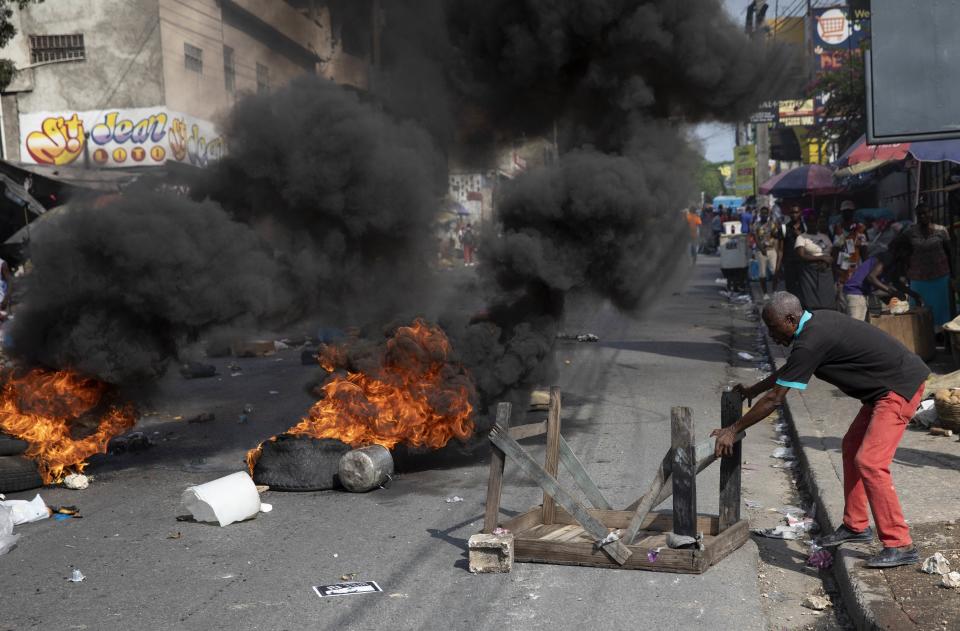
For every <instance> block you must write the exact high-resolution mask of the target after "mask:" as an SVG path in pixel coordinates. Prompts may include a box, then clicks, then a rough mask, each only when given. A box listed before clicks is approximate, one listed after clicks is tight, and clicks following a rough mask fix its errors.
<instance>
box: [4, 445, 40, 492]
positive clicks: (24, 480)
mask: <svg viewBox="0 0 960 631" xmlns="http://www.w3.org/2000/svg"><path fill="white" fill-rule="evenodd" d="M26 450H27V443H26V441H23V440H20V439H18V438H13V437H12V436H7V435H5V434H0V493H15V492H17V491H25V490H27V489H35V488H37V487H39V486H43V479H42V478H41V477H40V472H39V471H37V465H36V464H35V463H34V462H33V461H32V460H29V459H27V458H25V457H23V455H22V454H23V452H25V451H26Z"/></svg>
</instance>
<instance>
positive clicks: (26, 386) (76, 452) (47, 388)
mask: <svg viewBox="0 0 960 631" xmlns="http://www.w3.org/2000/svg"><path fill="white" fill-rule="evenodd" d="M107 388H108V386H107V384H105V383H103V382H101V381H97V380H95V379H90V378H87V377H83V376H81V375H79V374H78V373H76V372H73V371H70V370H60V371H56V372H52V371H47V370H41V369H35V370H31V371H30V372H28V373H26V374H25V375H23V376H19V377H18V376H14V375H12V374H11V375H8V376H7V379H6V382H5V383H4V384H3V387H2V390H0V431H3V432H5V433H7V434H10V435H11V436H15V437H17V438H19V439H21V440H25V441H27V442H28V443H30V446H29V448H28V449H27V451H26V453H25V454H24V455H25V456H27V457H28V458H30V459H32V460H34V461H36V463H37V467H38V468H39V470H40V475H41V477H42V478H43V481H44V483H45V484H51V483H55V482H59V481H60V480H62V479H63V477H64V476H65V475H66V474H67V473H69V472H70V471H71V470H72V471H74V472H77V473H80V472H82V471H83V470H84V468H85V467H86V466H87V463H86V462H85V461H86V459H87V458H89V457H90V456H92V455H94V454H97V453H106V451H107V443H109V442H110V439H111V438H113V437H114V436H116V435H118V434H120V433H122V432H123V431H124V430H126V429H128V428H130V427H133V424H134V423H135V422H136V414H135V412H134V409H133V406H132V405H129V404H126V405H122V406H119V407H117V406H110V407H108V408H107V409H106V410H105V411H103V412H102V413H101V412H100V410H98V409H97V408H98V407H99V406H100V405H101V400H102V398H103V395H104V394H105V393H106V391H107ZM93 413H99V420H98V422H97V428H96V430H95V431H93V432H92V433H90V434H88V435H86V436H84V437H82V438H74V437H73V436H72V434H71V428H72V427H74V426H76V425H78V423H76V422H75V421H77V419H79V418H80V417H81V416H84V415H85V414H93Z"/></svg>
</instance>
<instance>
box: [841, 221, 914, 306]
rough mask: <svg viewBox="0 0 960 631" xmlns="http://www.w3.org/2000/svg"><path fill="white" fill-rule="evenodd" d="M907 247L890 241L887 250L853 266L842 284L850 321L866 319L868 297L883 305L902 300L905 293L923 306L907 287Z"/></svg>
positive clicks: (906, 242)
mask: <svg viewBox="0 0 960 631" xmlns="http://www.w3.org/2000/svg"><path fill="white" fill-rule="evenodd" d="M910 248H911V246H910V243H909V242H908V241H905V240H903V239H900V240H897V241H894V242H893V243H892V244H891V245H890V249H889V250H887V251H886V252H881V253H879V254H877V255H876V256H870V257H867V260H865V261H863V262H862V263H860V265H858V266H857V268H856V269H855V270H854V272H853V274H852V275H851V276H850V278H849V279H847V281H846V282H845V283H844V285H843V293H844V297H845V298H846V303H847V314H848V315H849V316H850V317H851V318H853V319H855V320H866V319H867V312H868V307H869V300H870V297H871V296H877V298H879V299H881V300H883V301H884V302H886V301H888V300H889V299H890V298H893V297H896V298H899V299H900V300H906V299H907V295H908V294H909V295H910V296H911V297H913V299H914V300H915V301H916V303H917V304H918V305H921V306H922V305H923V297H922V296H921V295H920V294H918V293H917V292H916V291H914V290H913V289H911V288H910V287H908V286H907V279H906V272H907V268H908V267H909V265H910Z"/></svg>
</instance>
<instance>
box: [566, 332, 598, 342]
mask: <svg viewBox="0 0 960 631" xmlns="http://www.w3.org/2000/svg"><path fill="white" fill-rule="evenodd" d="M557 339H558V340H574V341H577V342H599V341H600V338H599V337H598V336H596V335H594V334H593V333H557Z"/></svg>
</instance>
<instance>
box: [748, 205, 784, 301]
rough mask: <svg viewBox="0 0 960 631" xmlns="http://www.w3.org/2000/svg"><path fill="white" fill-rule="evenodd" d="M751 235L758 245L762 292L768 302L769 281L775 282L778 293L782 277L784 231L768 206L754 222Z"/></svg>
mask: <svg viewBox="0 0 960 631" xmlns="http://www.w3.org/2000/svg"><path fill="white" fill-rule="evenodd" d="M751 233H752V234H753V238H754V241H755V242H756V244H757V263H759V266H760V291H762V292H763V298H764V300H766V299H767V298H769V297H770V296H769V295H768V294H767V279H771V280H772V281H773V291H777V284H778V283H779V276H780V261H781V260H782V256H781V254H782V249H783V230H782V229H781V227H780V224H779V223H777V221H775V220H774V219H773V218H772V217H771V216H770V209H769V208H767V207H766V206H764V207H762V208H761V209H760V216H759V217H757V220H756V221H755V222H754V224H753V226H752V229H751Z"/></svg>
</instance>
